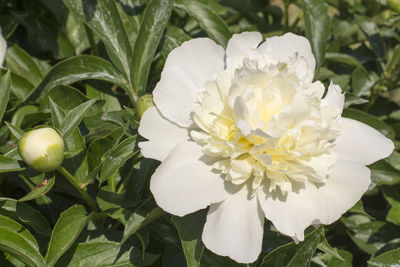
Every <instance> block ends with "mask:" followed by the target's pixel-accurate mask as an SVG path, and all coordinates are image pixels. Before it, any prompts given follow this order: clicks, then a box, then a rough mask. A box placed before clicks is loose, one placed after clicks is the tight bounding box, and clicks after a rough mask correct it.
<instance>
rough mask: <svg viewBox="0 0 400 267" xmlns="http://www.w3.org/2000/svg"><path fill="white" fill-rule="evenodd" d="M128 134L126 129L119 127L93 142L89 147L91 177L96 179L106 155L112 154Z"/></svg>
mask: <svg viewBox="0 0 400 267" xmlns="http://www.w3.org/2000/svg"><path fill="white" fill-rule="evenodd" d="M125 132H126V127H118V128H117V129H115V130H114V131H112V132H111V133H109V134H108V135H106V136H105V137H102V138H97V139H95V140H94V141H92V142H91V143H90V145H89V147H88V165H89V170H90V173H89V176H90V177H91V178H95V177H96V175H97V174H98V173H99V171H100V169H101V167H102V164H103V162H104V160H103V159H105V157H106V155H108V154H109V153H111V151H112V148H114V147H115V146H116V145H117V144H118V143H119V141H120V140H121V138H122V137H123V135H124V134H125Z"/></svg>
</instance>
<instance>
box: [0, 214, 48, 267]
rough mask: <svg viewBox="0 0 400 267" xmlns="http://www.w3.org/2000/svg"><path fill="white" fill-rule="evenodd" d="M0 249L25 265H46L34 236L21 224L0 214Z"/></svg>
mask: <svg viewBox="0 0 400 267" xmlns="http://www.w3.org/2000/svg"><path fill="white" fill-rule="evenodd" d="M0 249H1V250H3V251H5V252H7V253H10V254H11V255H12V256H14V257H15V258H17V259H18V260H20V261H21V262H23V263H25V264H26V265H27V266H38V267H42V266H46V262H45V261H44V259H43V257H42V255H41V254H40V252H39V248H38V245H37V243H36V240H35V239H34V237H33V236H32V235H31V234H30V233H29V231H28V230H27V229H25V228H24V227H23V226H22V225H20V224H18V223H17V222H15V221H13V220H11V219H10V218H8V217H5V216H1V215H0Z"/></svg>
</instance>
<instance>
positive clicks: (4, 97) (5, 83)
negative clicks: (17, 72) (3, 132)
mask: <svg viewBox="0 0 400 267" xmlns="http://www.w3.org/2000/svg"><path fill="white" fill-rule="evenodd" d="M0 88H1V90H0V121H2V120H3V115H4V112H5V111H6V109H7V103H8V97H9V96H10V71H7V72H6V74H4V75H3V76H1V77H0Z"/></svg>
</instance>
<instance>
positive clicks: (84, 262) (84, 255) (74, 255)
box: [55, 241, 158, 267]
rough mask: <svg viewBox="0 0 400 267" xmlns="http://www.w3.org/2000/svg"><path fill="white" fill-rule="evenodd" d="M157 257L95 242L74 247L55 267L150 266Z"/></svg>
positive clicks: (110, 243)
mask: <svg viewBox="0 0 400 267" xmlns="http://www.w3.org/2000/svg"><path fill="white" fill-rule="evenodd" d="M157 258H158V255H155V254H151V253H142V251H140V250H138V249H136V248H127V247H121V245H120V244H119V243H117V242H110V241H95V242H90V243H80V244H77V245H74V246H73V247H72V248H71V249H70V250H69V251H68V252H67V253H66V254H65V255H64V256H63V257H61V258H60V260H59V261H58V262H57V264H56V265H55V266H59V267H64V266H68V267H75V266H76V267H81V266H98V267H100V266H102V267H105V266H126V267H128V266H150V265H152V264H153V263H154V262H155V261H156V260H157Z"/></svg>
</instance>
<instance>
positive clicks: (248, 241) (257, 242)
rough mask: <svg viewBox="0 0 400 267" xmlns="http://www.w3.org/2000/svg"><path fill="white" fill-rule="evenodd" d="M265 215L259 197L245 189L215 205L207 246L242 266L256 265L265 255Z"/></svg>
mask: <svg viewBox="0 0 400 267" xmlns="http://www.w3.org/2000/svg"><path fill="white" fill-rule="evenodd" d="M263 225H264V215H263V213H262V211H261V209H260V207H259V205H258V201H257V198H256V197H253V198H251V199H249V198H248V191H247V188H246V186H244V187H243V188H242V189H241V190H240V191H238V192H236V193H234V194H232V195H231V196H230V197H229V198H227V199H226V200H224V201H223V202H221V203H218V204H213V205H211V207H210V209H209V211H208V214H207V221H206V224H205V225H204V229H203V236H202V239H203V243H204V245H205V246H206V247H207V248H208V249H210V250H211V251H213V252H214V253H216V254H218V255H222V256H229V257H230V258H232V259H234V260H235V261H237V262H240V263H250V262H254V261H255V260H256V259H257V258H258V255H259V254H260V252H261V245H262V237H263Z"/></svg>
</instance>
